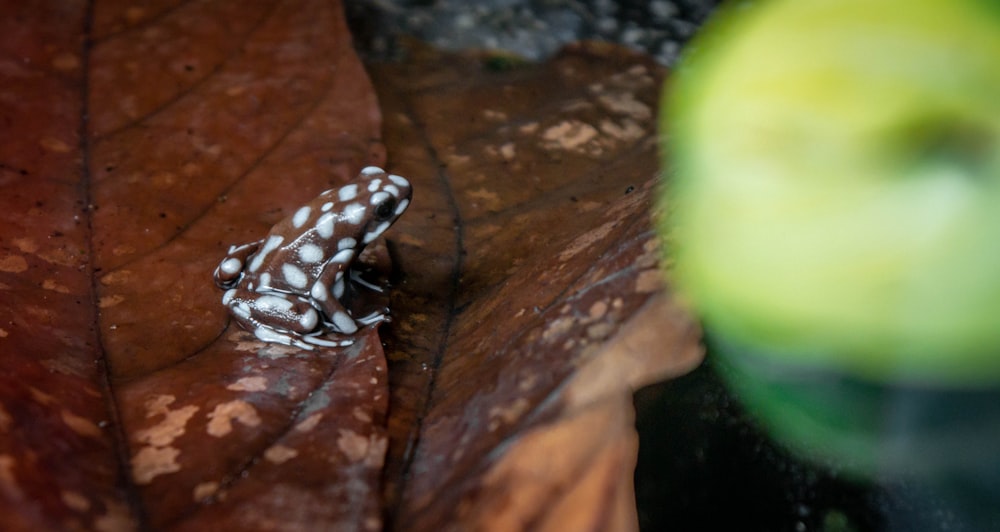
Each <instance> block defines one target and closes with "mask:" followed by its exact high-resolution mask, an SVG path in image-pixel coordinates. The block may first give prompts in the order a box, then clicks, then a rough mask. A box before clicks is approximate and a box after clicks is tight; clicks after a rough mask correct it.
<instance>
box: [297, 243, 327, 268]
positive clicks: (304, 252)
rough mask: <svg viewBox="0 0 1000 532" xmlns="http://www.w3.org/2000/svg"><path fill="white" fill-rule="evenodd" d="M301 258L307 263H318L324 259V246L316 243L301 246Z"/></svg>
mask: <svg viewBox="0 0 1000 532" xmlns="http://www.w3.org/2000/svg"><path fill="white" fill-rule="evenodd" d="M299 260H301V261H302V262H303V263H305V264H316V263H317V262H322V261H323V248H321V247H319V246H317V245H316V244H305V245H303V246H302V247H300V248H299Z"/></svg>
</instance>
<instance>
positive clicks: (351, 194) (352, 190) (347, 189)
mask: <svg viewBox="0 0 1000 532" xmlns="http://www.w3.org/2000/svg"><path fill="white" fill-rule="evenodd" d="M356 197H358V186H357V185H347V186H344V187H341V189H340V190H338V191H337V198H338V199H339V200H340V201H351V200H352V199H354V198H356Z"/></svg>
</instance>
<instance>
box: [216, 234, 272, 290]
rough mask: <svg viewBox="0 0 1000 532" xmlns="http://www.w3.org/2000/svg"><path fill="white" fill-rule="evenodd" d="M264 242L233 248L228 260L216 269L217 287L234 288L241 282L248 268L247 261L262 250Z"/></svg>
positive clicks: (225, 259) (224, 260)
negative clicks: (245, 269) (261, 246)
mask: <svg viewBox="0 0 1000 532" xmlns="http://www.w3.org/2000/svg"><path fill="white" fill-rule="evenodd" d="M262 242H263V240H258V241H256V242H250V243H249V244H243V245H242V246H231V247H230V248H229V253H228V254H227V255H226V258H224V259H222V262H220V263H219V265H218V266H217V267H216V268H215V285H216V286H218V287H219V288H222V289H228V288H232V287H233V286H235V285H236V283H237V282H238V281H239V280H240V275H241V274H242V273H243V269H244V268H245V267H246V263H247V259H248V258H250V255H253V254H254V253H256V252H257V250H258V249H260V245H261V243H262Z"/></svg>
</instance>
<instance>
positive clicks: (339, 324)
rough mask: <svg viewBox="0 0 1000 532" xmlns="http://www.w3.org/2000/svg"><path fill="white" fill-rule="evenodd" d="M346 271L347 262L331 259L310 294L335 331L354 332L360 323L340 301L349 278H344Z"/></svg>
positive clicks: (342, 332)
mask: <svg viewBox="0 0 1000 532" xmlns="http://www.w3.org/2000/svg"><path fill="white" fill-rule="evenodd" d="M346 272H347V263H346V262H340V261H337V260H333V261H331V262H330V263H329V264H327V266H326V268H324V269H323V273H321V274H320V276H319V278H317V279H316V281H315V282H314V283H313V285H312V288H311V289H310V290H309V296H310V297H311V298H312V300H313V302H314V304H315V305H317V306H318V307H319V309H320V311H322V313H323V315H324V316H325V317H326V319H327V324H328V325H329V326H330V328H331V329H333V331H334V332H337V333H340V334H354V333H356V332H357V331H358V324H357V323H356V322H355V321H354V318H352V317H351V314H350V313H349V312H348V311H347V309H346V308H344V305H342V304H341V303H340V298H341V297H343V295H344V291H345V289H346V284H345V283H346V282H347V280H346V279H345V278H344V274H345V273H346Z"/></svg>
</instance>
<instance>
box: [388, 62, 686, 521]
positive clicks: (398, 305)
mask: <svg viewBox="0 0 1000 532" xmlns="http://www.w3.org/2000/svg"><path fill="white" fill-rule="evenodd" d="M488 64H489V62H484V61H481V60H480V59H477V58H471V57H464V58H463V57H455V56H439V55H434V54H430V55H425V56H418V57H415V58H413V59H411V60H410V61H408V62H406V63H404V64H402V65H390V66H385V67H381V68H376V69H375V70H374V72H373V78H374V82H375V86H376V88H378V90H379V94H380V100H381V102H382V106H383V112H384V115H385V117H386V119H385V120H386V126H385V131H386V144H387V147H388V150H389V153H390V164H391V165H392V167H393V168H394V169H395V170H396V171H398V172H401V173H406V174H407V175H411V176H414V179H415V180H418V183H417V184H416V185H415V190H416V191H417V192H416V193H415V196H414V207H413V208H412V210H411V212H410V213H409V215H408V217H407V218H406V219H405V220H401V221H400V223H399V224H397V229H396V233H395V234H396V237H395V240H396V242H397V247H398V250H397V252H396V254H395V256H396V258H397V262H396V268H397V269H398V270H399V271H400V276H401V281H400V283H399V286H398V287H397V289H396V292H395V296H394V302H393V308H394V309H395V310H396V312H397V315H398V320H397V322H396V323H394V324H393V327H392V331H393V334H392V335H391V338H394V340H395V342H394V343H393V345H391V346H390V348H389V349H388V350H387V354H388V356H389V357H390V382H391V393H392V396H393V402H392V407H391V409H390V411H391V414H390V420H389V429H390V441H391V442H392V444H391V446H390V453H389V458H388V460H389V462H388V469H387V474H386V478H387V486H386V495H387V500H388V501H389V505H390V508H391V509H392V512H393V513H392V514H391V515H392V516H393V519H394V521H393V522H394V523H395V524H396V525H397V526H399V527H401V528H406V529H408V530H432V529H438V528H442V527H444V528H449V527H450V528H454V529H478V528H483V529H494V530H510V529H518V528H531V529H548V530H569V529H574V526H570V525H571V524H579V525H580V526H581V527H582V529H594V530H605V529H607V530H610V529H628V528H632V527H634V522H635V510H634V502H633V501H632V491H631V490H632V487H631V476H632V469H633V467H634V456H635V444H636V441H635V438H636V437H635V434H634V430H633V429H632V418H631V416H632V413H631V412H632V411H631V403H630V397H631V391H630V390H631V389H632V388H634V387H636V386H639V385H641V384H642V383H644V382H651V381H653V380H656V379H660V378H663V377H665V376H667V375H670V374H677V373H680V372H683V371H685V370H686V369H688V368H690V367H692V365H694V364H695V363H697V361H699V360H700V351H699V350H698V348H697V336H696V334H697V333H696V330H695V329H694V327H693V325H692V324H691V323H690V322H689V321H688V320H686V319H685V318H684V316H683V314H682V313H680V312H679V311H678V310H676V309H674V307H673V306H672V304H671V303H670V301H669V298H668V297H667V296H665V295H664V294H663V287H662V286H661V282H660V278H661V276H660V273H659V271H658V256H659V250H658V248H657V240H656V238H655V234H654V232H653V229H652V226H651V223H650V215H649V212H650V210H651V203H652V198H651V195H652V193H653V190H654V185H655V183H656V176H657V165H656V153H655V144H656V143H655V135H656V133H655V130H654V127H653V124H654V120H653V118H654V115H655V113H654V109H655V105H656V99H657V93H658V89H659V85H660V76H661V75H662V74H661V72H660V69H659V68H657V67H656V66H654V65H653V64H652V63H651V62H650V61H648V60H646V59H644V58H642V57H640V56H637V55H634V54H630V53H627V52H624V51H622V50H620V49H617V48H606V47H601V46H596V45H592V46H581V47H578V48H576V49H573V50H568V51H567V52H565V53H564V54H563V55H561V56H560V57H558V58H557V59H555V60H553V61H552V62H550V63H548V64H545V65H536V66H531V67H524V68H520V69H516V70H512V71H504V72H491V71H490V70H489V69H488V68H487V66H486V65H488ZM584 524H587V526H583V525H584Z"/></svg>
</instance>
